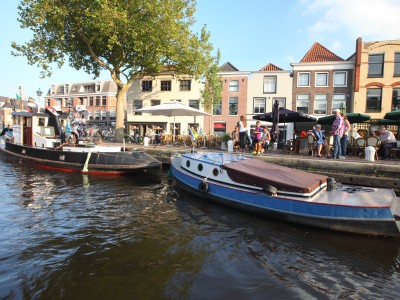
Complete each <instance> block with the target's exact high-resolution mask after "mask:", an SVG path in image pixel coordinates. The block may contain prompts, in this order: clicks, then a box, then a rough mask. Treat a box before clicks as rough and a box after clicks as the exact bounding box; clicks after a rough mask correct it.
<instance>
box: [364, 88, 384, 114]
mask: <svg viewBox="0 0 400 300" xmlns="http://www.w3.org/2000/svg"><path fill="white" fill-rule="evenodd" d="M381 100H382V88H370V89H367V112H380V111H381Z"/></svg>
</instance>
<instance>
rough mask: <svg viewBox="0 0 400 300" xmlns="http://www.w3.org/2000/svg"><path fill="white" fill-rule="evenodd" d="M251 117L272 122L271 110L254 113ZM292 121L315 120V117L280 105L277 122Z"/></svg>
mask: <svg viewBox="0 0 400 300" xmlns="http://www.w3.org/2000/svg"><path fill="white" fill-rule="evenodd" d="M253 119H255V120H260V121H266V122H272V123H273V112H269V113H266V114H262V115H256V116H254V117H253ZM293 122H317V119H316V118H314V117H311V116H309V115H307V114H303V113H300V112H297V111H293V110H289V109H286V108H283V107H280V108H279V123H293Z"/></svg>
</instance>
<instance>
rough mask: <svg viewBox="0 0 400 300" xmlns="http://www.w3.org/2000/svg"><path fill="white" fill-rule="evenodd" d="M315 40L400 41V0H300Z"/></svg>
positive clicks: (310, 32)
mask: <svg viewBox="0 0 400 300" xmlns="http://www.w3.org/2000/svg"><path fill="white" fill-rule="evenodd" d="M299 3H300V4H301V5H302V6H303V8H304V11H303V15H304V17H305V18H310V19H311V18H312V19H314V18H316V21H315V22H314V23H313V24H312V25H310V26H309V27H308V32H309V34H310V35H311V36H313V37H324V36H325V37H326V36H332V35H335V39H340V38H341V37H340V36H338V35H342V36H347V37H348V36H351V37H359V36H360V37H362V38H363V40H364V41H374V40H386V39H400V31H399V28H400V18H399V17H398V16H399V15H400V0H351V1H350V0H309V1H307V0H300V2H299Z"/></svg>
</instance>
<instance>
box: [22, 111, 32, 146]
mask: <svg viewBox="0 0 400 300" xmlns="http://www.w3.org/2000/svg"><path fill="white" fill-rule="evenodd" d="M23 144H24V145H29V146H32V118H31V117H24V121H23Z"/></svg>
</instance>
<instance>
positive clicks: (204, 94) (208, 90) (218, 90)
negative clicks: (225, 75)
mask: <svg viewBox="0 0 400 300" xmlns="http://www.w3.org/2000/svg"><path fill="white" fill-rule="evenodd" d="M220 56H221V54H220V51H219V50H218V53H217V56H216V57H215V58H214V59H213V61H212V63H211V64H210V66H209V68H208V69H207V70H206V72H205V74H204V79H205V85H204V89H203V90H202V91H201V99H202V105H203V106H204V108H205V110H207V111H209V112H212V109H213V108H214V106H215V105H217V104H220V103H221V100H222V84H221V78H220V76H219V75H218V72H219V71H220V68H219V59H220Z"/></svg>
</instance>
